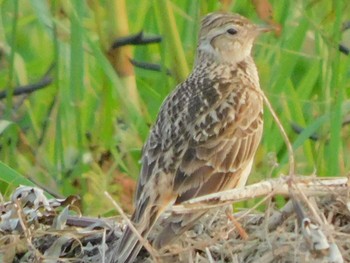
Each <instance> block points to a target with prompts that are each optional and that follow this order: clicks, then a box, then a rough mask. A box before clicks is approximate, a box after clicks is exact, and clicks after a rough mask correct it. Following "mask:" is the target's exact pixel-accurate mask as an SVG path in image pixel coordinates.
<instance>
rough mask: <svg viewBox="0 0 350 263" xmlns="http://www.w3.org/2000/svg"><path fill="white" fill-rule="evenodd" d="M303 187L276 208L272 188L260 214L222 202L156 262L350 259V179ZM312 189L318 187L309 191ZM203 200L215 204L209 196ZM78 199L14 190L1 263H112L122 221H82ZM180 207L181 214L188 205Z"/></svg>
mask: <svg viewBox="0 0 350 263" xmlns="http://www.w3.org/2000/svg"><path fill="white" fill-rule="evenodd" d="M286 182H288V181H286ZM301 182H305V177H302V178H301V180H299V181H298V183H291V185H292V186H293V187H291V188H290V189H292V190H291V191H290V192H289V197H290V198H289V201H288V202H287V203H286V205H285V206H284V207H283V208H281V209H277V208H276V207H275V205H274V198H275V194H276V193H278V192H279V193H280V192H281V191H278V190H276V189H275V190H274V191H272V192H270V193H269V194H267V195H265V198H264V199H263V202H264V203H265V204H266V210H265V212H264V213H261V212H258V211H257V210H255V209H254V208H252V209H249V210H242V211H239V212H235V213H233V212H232V210H231V211H230V209H229V208H230V207H231V206H227V205H226V206H222V205H221V204H222V202H219V203H218V204H219V205H220V206H218V207H216V208H213V209H211V210H210V212H208V213H207V214H206V216H204V217H203V218H202V219H201V220H200V221H199V222H198V223H197V224H196V225H195V227H194V228H193V229H192V230H190V231H187V232H186V233H185V234H184V235H183V236H182V237H181V239H180V240H178V241H177V242H176V243H175V244H172V245H171V246H170V247H168V248H166V249H164V250H163V251H158V253H159V255H160V259H161V260H160V261H162V262H349V261H350V248H349V245H348V242H347V240H349V238H350V224H349V222H350V211H349V204H350V203H349V197H348V185H347V178H341V179H339V181H338V183H337V184H335V183H334V184H333V185H332V186H330V185H329V184H327V183H325V184H322V181H321V180H320V179H317V180H316V179H312V180H311V179H310V180H308V181H307V183H305V185H307V187H306V188H305V187H304V188H303V187H301V185H302V183H301ZM263 183H265V184H266V182H263ZM312 185H315V186H316V188H317V189H318V190H317V191H313V192H312V191H308V190H307V189H310V186H311V188H312ZM321 185H323V188H324V191H321V187H322V186H321ZM249 187H250V188H249ZM249 187H247V188H245V189H244V190H240V192H241V193H244V192H248V194H247V195H246V197H245V198H247V199H248V198H249V195H250V194H249V191H251V190H249V189H252V187H251V186H249ZM281 187H282V188H283V187H284V185H283V184H281ZM236 192H237V191H236ZM282 192H283V191H282ZM286 194H287V193H286ZM307 195H308V197H307ZM221 196H227V194H226V195H221ZM218 198H219V197H218ZM250 198H252V197H250ZM243 199H244V198H243ZM207 200H211V204H210V205H211V206H214V205H213V200H214V199H213V198H211V199H210V198H209V199H207ZM75 201H76V199H75V198H73V197H70V198H67V199H65V200H56V199H47V198H46V197H45V196H44V195H43V192H42V191H41V190H40V189H38V188H32V187H21V188H18V189H17V190H16V191H15V192H14V193H13V194H12V199H11V201H9V202H3V203H2V205H1V206H0V209H1V214H2V215H1V221H0V261H1V262H42V261H43V260H46V261H47V262H57V261H59V262H111V258H112V257H113V248H114V247H115V246H116V244H117V242H118V238H119V237H120V235H121V233H122V228H123V227H124V223H123V222H122V220H115V219H114V220H111V219H94V218H84V217H79V215H78V213H77V212H76V211H75V209H74V207H75V206H74V202H75ZM208 203H210V201H208ZM208 203H206V202H205V201H203V200H202V202H201V204H200V205H199V203H197V204H196V206H197V208H198V209H205V208H206V205H208ZM194 205H195V204H193V203H192V204H191V206H194ZM228 207H229V208H228ZM182 208H183V209H184V210H183V211H182V212H186V205H185V206H183V207H182ZM192 208H193V207H192ZM174 209H176V208H174ZM74 211H75V212H74ZM177 211H180V210H179V209H178V210H177ZM117 221H119V222H120V223H116V222H117ZM160 227H161V224H159V226H158V228H160ZM156 231H157V229H155V233H156ZM146 259H147V260H148V261H150V262H152V260H151V259H150V258H149V254H148V252H147V251H146V250H142V251H141V253H140V255H139V257H138V259H137V262H145V260H146Z"/></svg>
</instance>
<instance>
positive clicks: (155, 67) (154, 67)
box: [130, 59, 172, 76]
mask: <svg viewBox="0 0 350 263" xmlns="http://www.w3.org/2000/svg"><path fill="white" fill-rule="evenodd" d="M130 62H131V64H133V65H134V66H135V67H137V68H141V69H145V70H151V71H157V72H162V71H165V72H166V74H167V75H168V76H171V75H172V74H171V71H170V70H169V69H167V68H163V67H162V66H161V65H159V64H154V63H148V62H143V61H137V60H134V59H130Z"/></svg>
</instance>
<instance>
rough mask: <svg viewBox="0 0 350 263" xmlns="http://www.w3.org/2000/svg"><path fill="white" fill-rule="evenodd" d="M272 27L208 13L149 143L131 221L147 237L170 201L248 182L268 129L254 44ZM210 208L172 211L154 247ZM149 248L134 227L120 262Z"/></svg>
mask: <svg viewBox="0 0 350 263" xmlns="http://www.w3.org/2000/svg"><path fill="white" fill-rule="evenodd" d="M264 31H266V27H259V26H257V25H255V24H253V23H252V22H250V21H249V20H248V19H246V18H245V17H242V16H240V15H237V14H230V13H211V14H209V15H207V16H206V17H204V19H203V20H202V23H201V30H200V33H199V41H198V48H197V57H196V61H195V65H194V68H193V70H192V73H191V74H190V75H189V76H188V78H187V79H186V80H185V81H184V82H183V83H181V84H179V85H178V86H177V87H176V89H175V90H174V91H173V92H172V93H171V94H170V95H169V96H168V97H167V98H166V99H165V101H164V103H163V105H162V107H161V109H160V111H159V114H158V118H157V121H156V124H155V125H154V127H153V128H152V130H151V132H150V135H149V138H148V140H147V142H146V143H145V145H144V147H143V155H142V169H141V173H140V177H139V180H138V186H137V191H136V198H135V208H136V209H135V212H134V213H133V215H132V217H131V221H132V222H133V224H134V225H135V227H136V229H137V231H138V232H139V233H140V234H141V235H142V236H143V237H144V238H147V237H148V235H149V233H150V231H151V230H152V228H153V226H154V224H155V223H156V221H157V219H158V218H159V216H160V215H161V214H162V213H163V212H164V211H165V210H166V209H167V208H169V207H170V206H172V205H174V204H179V203H182V202H184V201H186V200H189V199H191V198H194V197H198V196H202V195H206V194H210V193H215V192H218V191H222V190H226V189H231V188H236V187H242V186H244V185H245V184H246V181H247V178H248V175H249V173H250V171H251V168H252V163H253V159H254V155H255V152H256V150H257V148H258V145H259V142H260V139H261V136H262V132H263V99H262V97H261V95H260V94H261V93H260V85H259V77H258V72H257V68H256V66H255V63H254V60H253V58H252V56H251V50H252V46H253V43H254V40H255V38H256V37H257V36H258V35H259V34H260V33H261V32H264ZM204 213H205V212H194V213H192V214H183V215H177V214H175V213H172V214H171V215H170V216H169V218H167V219H166V221H165V227H164V230H163V231H162V232H161V233H160V234H159V235H157V237H156V239H155V240H154V242H153V243H152V244H153V246H154V247H155V248H161V247H163V246H165V245H167V244H169V243H170V242H172V241H174V240H175V239H176V238H177V237H179V236H180V235H181V234H182V233H183V232H185V231H186V230H187V229H189V228H190V227H191V226H193V224H194V223H195V222H196V220H197V219H198V218H200V217H201V216H202V215H203V214H204ZM141 247H142V245H141V244H140V241H139V240H138V238H137V237H136V235H135V234H134V233H133V232H132V231H131V230H130V229H129V228H127V229H126V230H125V232H124V234H123V236H122V237H121V239H120V243H119V246H118V248H117V249H116V253H115V256H116V262H119V263H121V262H133V261H134V259H135V258H136V256H137V254H138V253H139V251H140V249H141Z"/></svg>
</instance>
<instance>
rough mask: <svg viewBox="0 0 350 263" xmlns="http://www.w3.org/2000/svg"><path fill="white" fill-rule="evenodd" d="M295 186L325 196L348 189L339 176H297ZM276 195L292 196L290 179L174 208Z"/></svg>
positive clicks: (203, 207)
mask: <svg viewBox="0 0 350 263" xmlns="http://www.w3.org/2000/svg"><path fill="white" fill-rule="evenodd" d="M294 181H295V182H294V183H293V186H297V187H298V189H300V190H301V191H303V192H304V193H305V195H307V196H324V195H329V194H332V193H334V191H335V190H336V192H337V193H340V192H341V191H346V190H347V189H348V187H347V182H348V178H347V177H338V178H331V179H330V178H327V177H326V178H315V177H306V176H305V177H304V176H303V177H299V176H298V177H296V178H295V180H294ZM272 192H273V193H274V194H275V195H284V196H290V191H289V179H288V177H282V178H277V179H271V180H268V181H264V182H260V183H257V184H252V185H249V186H246V187H243V188H235V189H230V190H226V191H222V192H219V193H214V194H210V195H205V196H201V197H197V198H194V199H191V200H189V201H187V202H185V203H183V204H181V205H176V206H174V207H173V208H172V211H173V212H176V213H191V212H192V213H193V211H194V210H206V209H210V208H214V207H220V206H224V205H227V204H231V203H237V202H241V201H245V200H250V199H252V198H256V197H261V196H266V195H268V194H270V193H272Z"/></svg>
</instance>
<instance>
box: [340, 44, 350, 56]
mask: <svg viewBox="0 0 350 263" xmlns="http://www.w3.org/2000/svg"><path fill="white" fill-rule="evenodd" d="M338 50H339V51H340V52H341V53H343V54H345V55H347V56H348V55H349V54H350V49H349V48H348V47H347V46H345V45H343V44H339V46H338Z"/></svg>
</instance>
